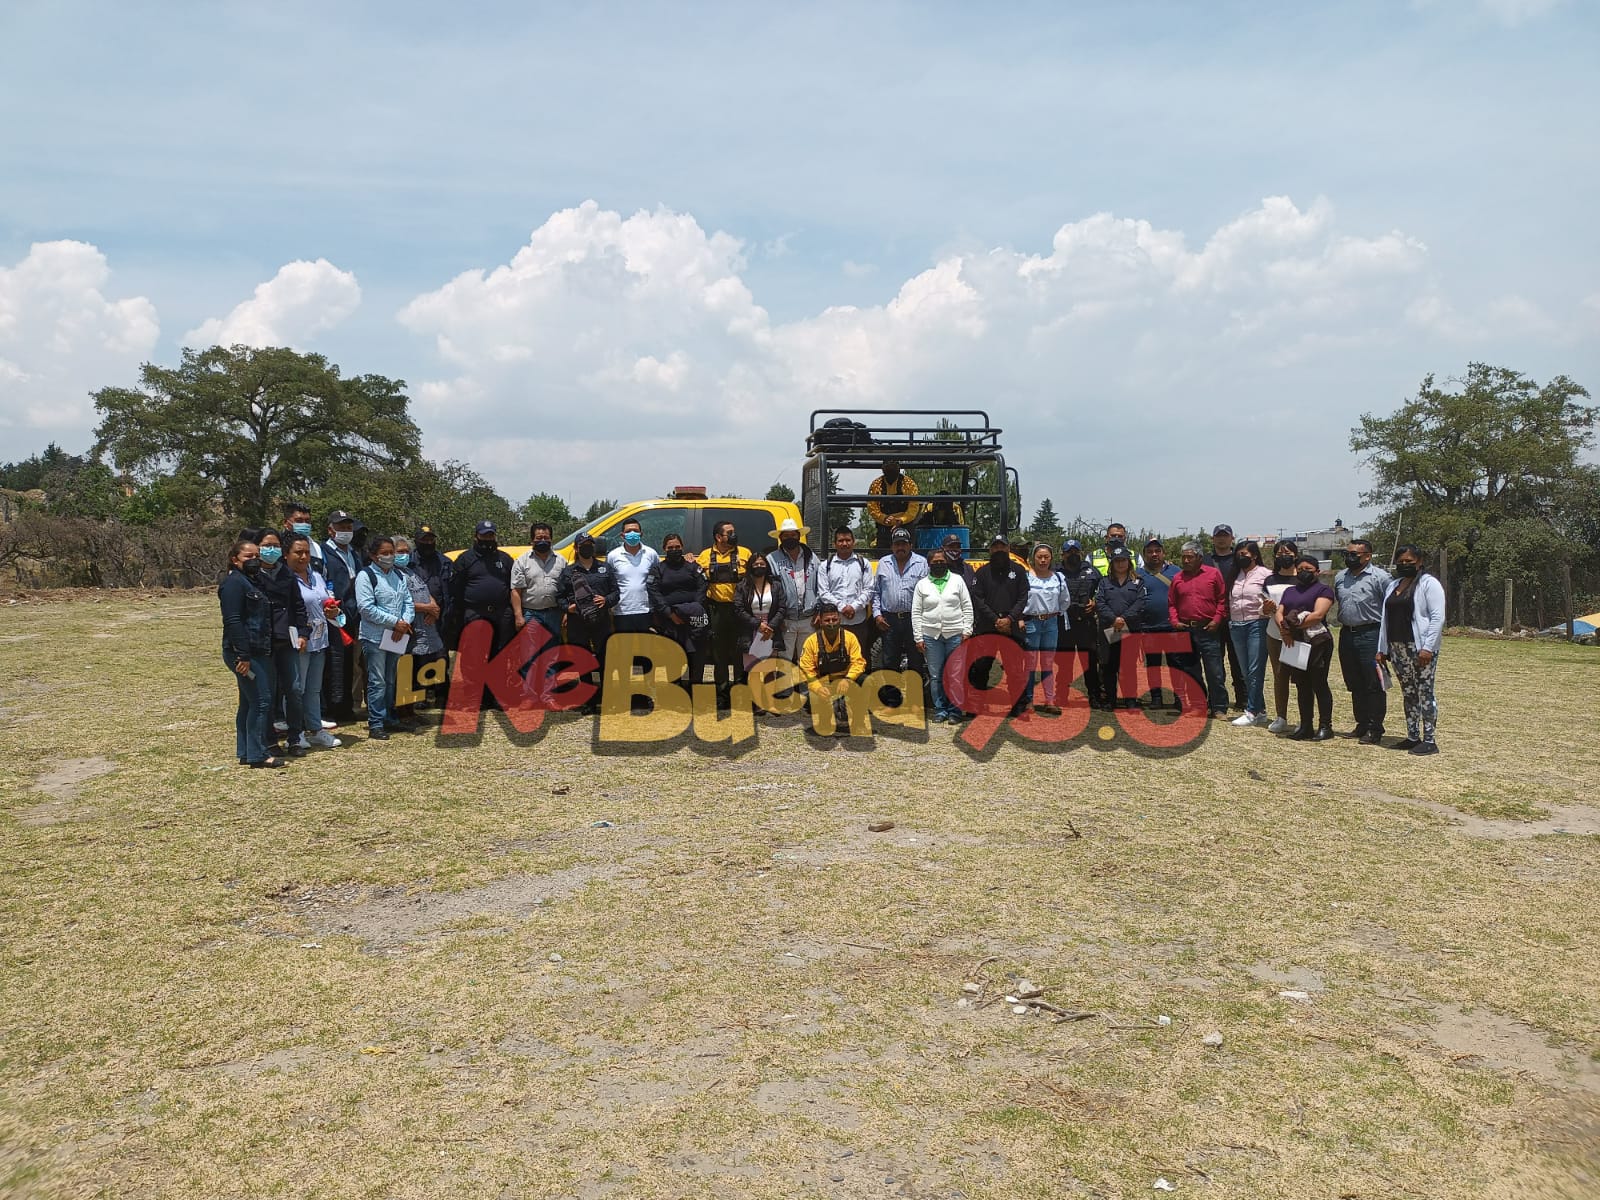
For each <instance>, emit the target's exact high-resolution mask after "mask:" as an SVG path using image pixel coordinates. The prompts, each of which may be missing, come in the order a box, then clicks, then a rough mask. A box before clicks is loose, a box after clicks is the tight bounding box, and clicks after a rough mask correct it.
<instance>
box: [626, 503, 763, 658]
mask: <svg viewBox="0 0 1600 1200" xmlns="http://www.w3.org/2000/svg"><path fill="white" fill-rule="evenodd" d="M660 557H661V556H660V555H658V554H657V553H656V552H655V549H654V548H653V547H651V546H646V545H645V544H644V533H643V526H641V525H640V524H639V522H638V521H636V520H634V519H633V518H632V517H630V518H628V519H627V520H626V521H624V522H623V523H622V545H620V546H618V547H617V548H616V549H615V550H613V551H612V552H611V553H610V554H608V555H606V565H607V566H609V567H610V568H611V573H612V574H613V575H614V576H616V580H617V607H616V610H615V611H614V612H613V613H612V614H611V627H612V630H613V632H616V633H648V632H649V631H650V572H651V570H652V569H654V567H655V565H656V560H657V559H658V558H660ZM729 599H732V597H731V596H730V597H729Z"/></svg>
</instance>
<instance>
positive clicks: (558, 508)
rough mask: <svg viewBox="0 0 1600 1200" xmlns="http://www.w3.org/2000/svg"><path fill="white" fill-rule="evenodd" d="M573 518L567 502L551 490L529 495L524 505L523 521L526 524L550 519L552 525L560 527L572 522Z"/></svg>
mask: <svg viewBox="0 0 1600 1200" xmlns="http://www.w3.org/2000/svg"><path fill="white" fill-rule="evenodd" d="M572 520H573V517H572V512H571V510H570V509H568V508H567V502H566V501H565V500H563V499H562V498H561V497H560V496H557V495H554V494H553V493H551V492H536V493H534V494H533V495H532V496H529V497H528V499H527V502H526V503H525V504H524V505H523V506H522V521H523V524H525V525H531V524H533V522H535V521H548V522H549V523H550V524H551V525H552V526H554V527H556V528H560V527H561V526H563V525H567V524H571V523H572Z"/></svg>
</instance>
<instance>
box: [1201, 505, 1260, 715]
mask: <svg viewBox="0 0 1600 1200" xmlns="http://www.w3.org/2000/svg"><path fill="white" fill-rule="evenodd" d="M1200 561H1201V562H1203V563H1204V564H1205V565H1206V566H1208V567H1215V568H1216V569H1217V570H1218V571H1220V572H1222V586H1223V587H1225V588H1227V589H1228V592H1229V593H1230V594H1231V593H1232V592H1233V581H1234V580H1235V579H1237V578H1238V577H1239V557H1238V548H1237V546H1236V544H1235V542H1234V539H1233V526H1232V525H1218V526H1215V527H1214V528H1213V529H1212V530H1211V553H1210V554H1206V555H1202V556H1201V559H1200ZM1221 632H1222V643H1223V645H1222V650H1223V657H1224V658H1225V659H1226V660H1227V664H1228V678H1229V679H1231V680H1232V681H1233V707H1234V708H1236V709H1241V710H1242V709H1246V708H1249V707H1250V704H1249V700H1250V697H1249V695H1248V692H1249V688H1250V682H1249V678H1248V675H1247V672H1246V671H1245V669H1244V664H1243V663H1241V662H1240V661H1239V652H1238V650H1236V649H1235V648H1234V645H1233V638H1231V637H1230V636H1229V635H1228V622H1227V621H1226V620H1224V621H1223V623H1222V628H1221Z"/></svg>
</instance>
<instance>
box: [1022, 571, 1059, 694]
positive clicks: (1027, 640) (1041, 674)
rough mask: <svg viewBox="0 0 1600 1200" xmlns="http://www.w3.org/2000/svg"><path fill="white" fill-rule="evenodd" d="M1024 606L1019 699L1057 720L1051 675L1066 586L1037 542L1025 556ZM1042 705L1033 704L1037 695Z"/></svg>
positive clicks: (1053, 684)
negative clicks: (1024, 662) (1025, 671)
mask: <svg viewBox="0 0 1600 1200" xmlns="http://www.w3.org/2000/svg"><path fill="white" fill-rule="evenodd" d="M1028 560H1029V565H1030V566H1031V567H1032V570H1030V571H1029V572H1028V576H1027V578H1028V602H1027V605H1026V606H1025V607H1024V608H1023V610H1022V616H1023V622H1022V634H1023V645H1025V646H1026V647H1027V649H1028V667H1029V675H1028V690H1027V692H1026V693H1025V694H1024V696H1023V699H1024V700H1026V701H1027V703H1029V704H1032V705H1033V706H1034V709H1035V711H1037V712H1040V713H1044V714H1045V715H1047V716H1060V715H1061V706H1060V705H1058V704H1057V703H1056V689H1057V687H1058V686H1059V684H1058V683H1057V680H1056V672H1055V652H1056V647H1057V646H1059V645H1060V642H1061V622H1062V619H1063V618H1064V617H1065V615H1066V611H1067V584H1066V581H1065V580H1063V579H1062V578H1061V572H1060V571H1057V570H1056V566H1055V555H1054V554H1053V553H1052V552H1051V550H1050V547H1049V546H1046V545H1045V544H1044V543H1043V542H1040V543H1039V544H1038V545H1037V546H1035V547H1034V548H1033V552H1032V553H1031V554H1029V555H1028ZM1041 692H1042V693H1043V696H1044V702H1043V703H1035V701H1036V700H1037V698H1038V695H1039V694H1040V693H1041Z"/></svg>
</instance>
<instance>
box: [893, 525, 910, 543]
mask: <svg viewBox="0 0 1600 1200" xmlns="http://www.w3.org/2000/svg"><path fill="white" fill-rule="evenodd" d="M889 540H890V541H891V542H909V541H910V540H911V535H910V534H909V533H907V532H906V528H905V526H904V525H896V526H895V529H894V532H893V533H891V534H890V535H889Z"/></svg>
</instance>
